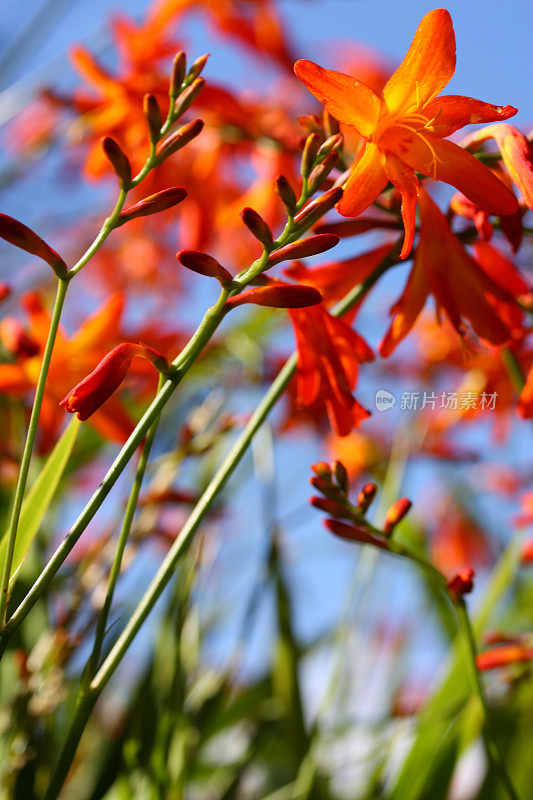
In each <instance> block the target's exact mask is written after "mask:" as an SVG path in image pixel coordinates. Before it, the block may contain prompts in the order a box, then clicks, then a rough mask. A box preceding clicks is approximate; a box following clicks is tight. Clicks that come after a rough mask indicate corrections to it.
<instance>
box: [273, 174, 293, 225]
mask: <svg viewBox="0 0 533 800" xmlns="http://www.w3.org/2000/svg"><path fill="white" fill-rule="evenodd" d="M274 188H275V192H276V194H277V195H278V197H279V198H280V200H281V202H282V203H283V205H284V206H285V211H286V212H287V214H288V215H289V217H294V215H295V213H296V203H297V200H296V195H295V194H294V190H293V188H292V186H291V185H290V183H289V181H288V180H287V178H286V177H285V175H278V176H277V178H276V185H275V187H274Z"/></svg>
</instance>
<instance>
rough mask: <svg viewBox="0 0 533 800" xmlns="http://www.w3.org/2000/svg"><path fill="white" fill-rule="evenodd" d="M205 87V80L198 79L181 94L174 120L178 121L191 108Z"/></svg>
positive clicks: (175, 109)
mask: <svg viewBox="0 0 533 800" xmlns="http://www.w3.org/2000/svg"><path fill="white" fill-rule="evenodd" d="M204 86H205V80H204V79H203V78H196V80H195V81H193V82H192V83H191V85H190V86H188V87H187V88H186V89H184V90H183V92H181V93H180V95H179V97H178V100H177V103H176V105H175V108H174V119H178V117H181V115H182V114H184V113H185V112H186V111H187V109H188V108H189V106H191V105H192V104H193V103H194V101H195V100H196V98H197V97H198V95H199V94H200V92H201V91H202V89H203V88H204Z"/></svg>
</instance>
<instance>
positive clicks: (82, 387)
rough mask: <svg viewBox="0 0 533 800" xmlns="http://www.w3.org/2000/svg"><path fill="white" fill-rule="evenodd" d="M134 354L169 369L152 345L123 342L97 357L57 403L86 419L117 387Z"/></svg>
mask: <svg viewBox="0 0 533 800" xmlns="http://www.w3.org/2000/svg"><path fill="white" fill-rule="evenodd" d="M135 357H137V358H145V359H146V360H147V361H150V363H151V364H153V365H154V367H156V369H158V370H159V371H165V370H166V369H168V361H167V360H166V358H165V357H164V356H163V355H162V354H161V353H158V352H157V350H154V349H153V348H152V347H147V346H146V345H144V344H132V343H130V342H122V343H121V344H118V345H117V346H116V347H114V348H113V350H111V352H110V353H108V354H107V355H106V356H105V358H103V359H102V361H100V363H99V364H98V366H97V367H96V368H95V369H94V370H93V371H92V372H91V373H90V375H87V377H86V378H84V379H83V380H82V381H80V383H78V384H77V385H76V386H75V387H74V389H71V390H70V391H69V392H68V393H67V396H66V397H64V398H63V400H62V401H61V402H60V404H59V405H60V406H63V408H64V409H65V410H66V411H68V412H69V413H70V414H75V413H76V412H77V414H78V419H80V420H82V421H83V420H86V419H88V418H89V417H90V416H91V415H92V414H94V412H95V411H96V409H97V408H100V406H102V405H103V404H104V403H105V401H106V400H108V399H109V398H110V397H111V395H112V394H113V392H115V391H116V390H117V389H118V387H119V386H120V384H121V383H122V381H123V380H124V378H125V377H126V375H127V374H128V370H129V368H130V366H131V362H132V360H133V359H134V358H135Z"/></svg>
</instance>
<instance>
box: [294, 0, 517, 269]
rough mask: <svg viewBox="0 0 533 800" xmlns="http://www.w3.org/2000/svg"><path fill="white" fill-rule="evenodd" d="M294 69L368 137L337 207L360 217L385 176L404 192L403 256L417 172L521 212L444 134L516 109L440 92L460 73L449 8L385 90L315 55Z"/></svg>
mask: <svg viewBox="0 0 533 800" xmlns="http://www.w3.org/2000/svg"><path fill="white" fill-rule="evenodd" d="M294 69H295V72H296V74H297V76H298V77H299V78H300V80H302V81H303V82H304V83H305V85H306V86H307V88H308V89H309V91H310V92H311V93H312V94H314V95H315V97H316V98H317V99H318V100H320V102H321V103H324V105H325V107H326V109H327V111H328V112H329V113H330V114H332V115H333V116H334V117H336V118H337V119H338V120H339V122H342V123H344V124H346V125H351V126H353V127H354V128H356V130H357V131H358V133H360V134H361V136H363V137H364V139H365V143H364V144H363V147H362V150H361V154H360V157H359V158H358V159H357V160H356V161H355V163H354V165H353V167H352V169H351V172H350V176H349V178H348V180H347V182H346V185H345V187H344V195H343V197H342V199H341V200H340V202H339V203H338V205H337V209H338V211H339V213H340V214H343V215H344V216H348V217H351V216H357V215H358V214H360V213H361V212H362V211H364V210H365V208H368V206H369V205H370V204H371V203H373V202H374V200H375V199H376V197H377V196H378V195H379V194H380V192H382V191H383V189H384V188H385V186H386V185H387V183H388V181H390V182H391V183H393V184H394V186H396V188H397V189H398V190H399V192H400V194H401V196H402V217H403V221H404V226H405V242H404V246H403V250H402V258H406V257H407V255H408V254H409V252H410V250H411V247H412V244H413V238H414V233H415V215H416V203H417V197H418V189H419V183H418V179H417V177H416V174H415V171H416V172H419V173H421V174H422V175H428V176H431V177H432V178H433V179H434V180H442V181H445V182H446V183H450V184H452V186H455V187H457V188H458V189H459V190H460V191H461V192H462V193H463V194H465V195H466V196H467V197H468V198H469V199H470V200H472V202H474V203H475V204H476V205H477V206H479V207H480V208H482V209H485V210H486V211H490V212H493V213H496V214H512V213H513V212H514V211H516V208H517V201H516V198H515V197H514V195H513V194H512V192H510V191H509V189H508V188H507V187H506V186H504V185H503V184H502V182H501V181H499V180H498V178H496V177H495V176H494V175H493V174H492V173H491V172H490V170H488V169H487V168H486V167H485V166H483V165H482V164H481V163H480V162H479V161H478V160H477V159H476V158H474V157H473V156H472V155H471V154H470V153H467V152H466V151H465V150H463V149H462V148H461V147H459V146H458V145H456V144H454V143H453V142H450V141H447V140H446V139H444V138H442V137H444V136H449V135H450V134H452V133H453V132H454V131H456V130H458V129H459V128H462V127H463V126H464V125H468V124H470V123H473V122H492V121H494V120H504V119H508V118H509V117H511V116H513V114H515V113H516V109H514V108H512V107H511V106H505V107H502V106H494V105H490V104H489V103H484V102H482V101H481V100H475V99H473V98H471V97H461V96H459V95H447V96H443V97H437V95H438V93H439V92H440V91H441V90H442V89H443V88H444V87H445V86H446V84H447V83H448V82H449V81H450V79H451V77H452V76H453V73H454V72H455V36H454V32H453V26H452V20H451V18H450V15H449V13H448V12H447V11H446V10H445V9H442V8H439V9H435V10H433V11H430V12H429V13H428V14H426V16H425V17H424V18H423V19H422V21H421V23H420V25H419V26H418V30H417V32H416V34H415V38H414V39H413V42H412V44H411V47H410V48H409V50H408V52H407V55H406V56H405V58H404V60H403V61H402V63H401V64H400V66H399V67H398V69H397V70H396V72H394V74H393V75H392V76H391V77H390V78H389V80H388V81H387V83H386V85H385V87H384V88H383V91H382V92H381V94H380V95H378V94H376V93H375V92H374V91H372V89H370V88H369V87H368V86H366V85H365V84H364V83H362V82H361V81H358V80H357V79H354V78H353V77H351V76H350V75H345V74H344V73H341V72H335V71H333V70H327V69H324V68H323V67H320V66H318V64H314V63H313V62H312V61H297V62H296V64H295V67H294Z"/></svg>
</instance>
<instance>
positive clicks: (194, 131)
mask: <svg viewBox="0 0 533 800" xmlns="http://www.w3.org/2000/svg"><path fill="white" fill-rule="evenodd" d="M203 127H204V123H203V120H201V119H195V120H193V121H192V122H187V124H186V125H182V126H181V128H179V129H178V130H177V131H175V132H174V133H172V134H171V135H170V136H167V138H166V139H163V141H162V142H160V143H159V146H158V147H157V150H156V154H157V160H158V162H159V163H161V162H162V161H164V160H165V159H166V158H168V157H169V156H171V155H172V154H173V153H176V152H177V151H178V150H181V148H182V147H185V145H186V144H189V142H191V141H192V140H193V139H195V138H196V137H197V136H198V134H199V133H201V131H202V128H203Z"/></svg>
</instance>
